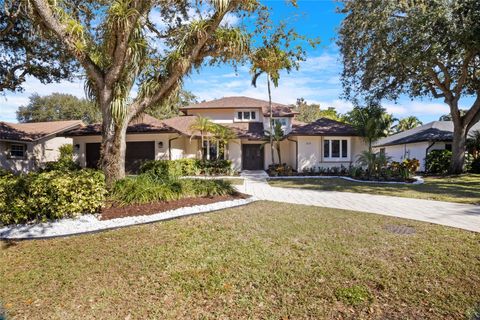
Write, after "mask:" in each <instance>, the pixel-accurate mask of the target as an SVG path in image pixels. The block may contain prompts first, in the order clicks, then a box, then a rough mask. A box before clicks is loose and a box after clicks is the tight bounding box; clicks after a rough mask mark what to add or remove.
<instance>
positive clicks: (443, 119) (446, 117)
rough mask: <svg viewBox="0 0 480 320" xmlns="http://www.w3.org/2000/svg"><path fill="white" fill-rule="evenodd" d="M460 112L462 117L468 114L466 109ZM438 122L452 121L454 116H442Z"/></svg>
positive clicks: (449, 114) (448, 114)
mask: <svg viewBox="0 0 480 320" xmlns="http://www.w3.org/2000/svg"><path fill="white" fill-rule="evenodd" d="M458 111H459V112H460V116H462V117H463V116H464V115H465V114H466V113H467V110H464V109H460V110H458ZM438 121H452V114H451V113H447V114H443V115H441V116H440V118H438Z"/></svg>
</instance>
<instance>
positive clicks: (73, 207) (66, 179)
mask: <svg viewBox="0 0 480 320" xmlns="http://www.w3.org/2000/svg"><path fill="white" fill-rule="evenodd" d="M106 193H107V191H106V187H105V178H104V176H103V173H101V172H99V171H95V170H89V169H86V170H78V171H63V170H56V171H48V172H40V173H29V174H22V175H19V176H14V175H13V174H8V175H4V176H2V177H0V222H1V223H3V224H12V223H25V222H30V221H47V220H55V219H61V218H66V217H74V216H78V215H81V214H85V213H94V212H97V211H98V210H99V209H100V208H101V207H102V206H103V205H104V202H105V196H106Z"/></svg>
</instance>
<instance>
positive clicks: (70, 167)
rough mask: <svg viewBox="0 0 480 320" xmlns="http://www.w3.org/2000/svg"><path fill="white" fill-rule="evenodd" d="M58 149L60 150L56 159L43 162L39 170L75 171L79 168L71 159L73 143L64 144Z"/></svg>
mask: <svg viewBox="0 0 480 320" xmlns="http://www.w3.org/2000/svg"><path fill="white" fill-rule="evenodd" d="M58 150H59V152H60V156H59V157H58V160H57V161H50V162H47V163H45V166H44V167H43V169H41V170H40V171H56V170H59V171H75V170H80V169H81V167H80V165H79V164H78V163H76V162H75V161H73V145H71V144H64V145H62V146H60V148H58Z"/></svg>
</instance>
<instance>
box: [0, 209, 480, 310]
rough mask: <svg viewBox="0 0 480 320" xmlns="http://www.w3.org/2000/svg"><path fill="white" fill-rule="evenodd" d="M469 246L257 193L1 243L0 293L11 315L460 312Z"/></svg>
mask: <svg viewBox="0 0 480 320" xmlns="http://www.w3.org/2000/svg"><path fill="white" fill-rule="evenodd" d="M386 225H388V226H391V225H400V226H402V225H403V226H408V227H411V228H414V229H415V233H411V234H396V233H392V232H390V231H388V230H387V229H386V228H385V226H386ZM479 245H480V235H479V234H476V233H472V232H466V231H461V230H458V229H453V228H448V227H444V226H437V225H430V224H426V223H420V222H414V221H409V220H402V219H398V218H392V217H385V216H380V215H373V214H364V213H356V212H350V211H343V210H335V209H325V208H318V207H309V206H299V205H289V204H278V203H271V202H256V203H254V204H251V205H248V206H244V207H239V208H233V209H229V210H224V211H219V212H216V213H211V214H206V215H199V216H193V217H188V218H184V219H177V220H172V221H168V222H162V223H155V224H150V225H144V226H138V227H131V228H125V229H119V230H115V231H109V232H104V233H98V234H91V235H83V236H77V237H71V238H59V239H51V240H41V241H25V242H17V243H3V248H2V249H1V250H0V260H1V263H0V279H1V281H0V301H2V303H3V305H4V306H5V308H6V309H7V312H8V313H9V315H10V317H11V318H12V319H93V318H95V319H124V318H126V317H130V318H131V319H146V318H149V319H185V318H188V319H218V318H222V319H359V318H364V319H365V318H372V319H380V318H381V319H409V318H410V319H461V318H466V317H467V316H468V314H472V312H473V310H474V308H475V306H476V305H477V304H478V303H479V302H480V254H479V250H478V248H479Z"/></svg>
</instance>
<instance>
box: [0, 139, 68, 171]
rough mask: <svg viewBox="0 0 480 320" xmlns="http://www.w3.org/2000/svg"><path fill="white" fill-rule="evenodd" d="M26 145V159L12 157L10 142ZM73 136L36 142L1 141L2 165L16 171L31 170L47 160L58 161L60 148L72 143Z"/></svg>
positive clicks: (0, 161) (0, 159)
mask: <svg viewBox="0 0 480 320" xmlns="http://www.w3.org/2000/svg"><path fill="white" fill-rule="evenodd" d="M12 143H13V144H23V145H26V155H25V158H24V159H12V158H10V154H9V151H10V144H12ZM71 143H72V139H71V138H64V137H52V138H46V139H41V140H39V141H36V142H31V143H24V142H13V141H12V142H6V141H2V142H0V166H1V167H2V168H5V169H7V170H11V171H14V172H29V171H32V170H36V169H38V168H39V167H41V166H42V165H43V164H44V163H45V162H49V161H56V160H58V157H59V155H60V152H59V151H58V148H59V147H61V146H62V145H64V144H71Z"/></svg>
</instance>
